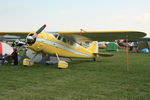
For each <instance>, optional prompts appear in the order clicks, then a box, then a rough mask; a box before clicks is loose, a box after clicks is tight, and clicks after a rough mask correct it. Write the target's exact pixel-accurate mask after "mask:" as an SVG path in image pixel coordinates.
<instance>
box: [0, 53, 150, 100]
mask: <svg viewBox="0 0 150 100" xmlns="http://www.w3.org/2000/svg"><path fill="white" fill-rule="evenodd" d="M114 54H115V56H113V57H110V58H100V59H98V61H97V62H92V60H91V59H73V62H71V64H70V68H69V69H57V68H56V67H55V66H47V65H35V66H32V67H23V66H21V65H20V66H0V100H150V54H137V53H130V54H129V72H127V71H126V67H125V53H124V52H117V53H114Z"/></svg>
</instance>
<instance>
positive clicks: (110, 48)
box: [106, 42, 118, 51]
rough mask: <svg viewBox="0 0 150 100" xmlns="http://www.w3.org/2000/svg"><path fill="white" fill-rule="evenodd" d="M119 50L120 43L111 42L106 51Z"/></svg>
mask: <svg viewBox="0 0 150 100" xmlns="http://www.w3.org/2000/svg"><path fill="white" fill-rule="evenodd" d="M117 50H118V45H117V44H116V43H113V42H111V43H109V44H108V45H107V47H106V51H117Z"/></svg>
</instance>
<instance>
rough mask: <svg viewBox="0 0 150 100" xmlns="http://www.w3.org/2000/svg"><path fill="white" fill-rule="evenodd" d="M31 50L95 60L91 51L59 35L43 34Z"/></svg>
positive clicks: (38, 37)
mask: <svg viewBox="0 0 150 100" xmlns="http://www.w3.org/2000/svg"><path fill="white" fill-rule="evenodd" d="M29 48H30V49H32V50H33V51H35V52H39V53H40V52H41V53H45V54H49V55H56V54H58V56H62V57H77V58H94V57H95V55H94V54H93V52H92V51H91V50H89V49H88V48H85V47H83V46H81V45H79V44H78V43H75V42H73V41H71V40H67V39H66V38H64V37H63V36H61V35H59V34H51V33H46V32H41V33H40V34H38V36H37V37H36V41H35V43H33V44H30V45H29Z"/></svg>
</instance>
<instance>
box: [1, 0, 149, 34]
mask: <svg viewBox="0 0 150 100" xmlns="http://www.w3.org/2000/svg"><path fill="white" fill-rule="evenodd" d="M43 24H46V25H47V27H46V29H45V31H80V29H83V30H85V31H107V30H108V31H110V30H132V31H142V32H145V33H147V34H148V36H150V0H0V31H1V32H3V31H9V32H10V31H19V32H21V31H23V32H24V31H36V30H37V29H38V28H39V27H41V26H42V25H43Z"/></svg>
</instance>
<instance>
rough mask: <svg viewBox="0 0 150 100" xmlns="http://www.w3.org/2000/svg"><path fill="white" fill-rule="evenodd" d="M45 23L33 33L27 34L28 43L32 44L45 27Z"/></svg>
mask: <svg viewBox="0 0 150 100" xmlns="http://www.w3.org/2000/svg"><path fill="white" fill-rule="evenodd" d="M45 27H46V25H43V26H42V27H41V28H40V29H38V30H37V31H36V32H35V33H34V34H32V35H31V34H29V35H28V36H27V38H26V40H27V43H28V44H32V43H34V42H35V40H36V36H37V35H38V34H39V33H41V32H42V31H43V30H44V29H45Z"/></svg>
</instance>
